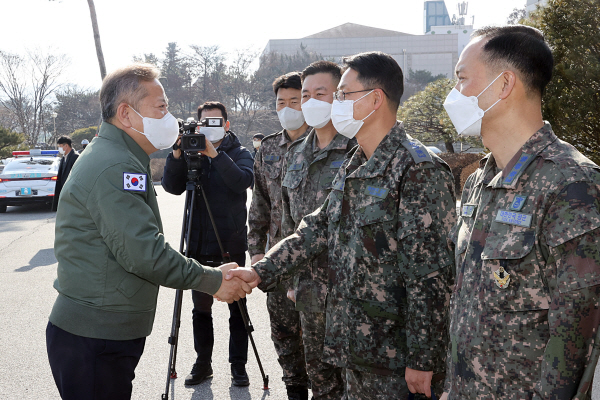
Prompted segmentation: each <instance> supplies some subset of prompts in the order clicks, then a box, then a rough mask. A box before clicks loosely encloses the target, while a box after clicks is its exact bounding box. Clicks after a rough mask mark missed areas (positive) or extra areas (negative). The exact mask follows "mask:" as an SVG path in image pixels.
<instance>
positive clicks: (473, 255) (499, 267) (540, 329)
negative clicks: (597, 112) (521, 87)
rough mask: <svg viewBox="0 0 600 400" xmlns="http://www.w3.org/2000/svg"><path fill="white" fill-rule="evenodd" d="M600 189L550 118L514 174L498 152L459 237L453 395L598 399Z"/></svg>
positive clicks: (466, 195)
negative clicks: (594, 389) (594, 390)
mask: <svg viewBox="0 0 600 400" xmlns="http://www.w3.org/2000/svg"><path fill="white" fill-rule="evenodd" d="M599 195H600V169H599V168H598V166H597V165H595V164H594V163H592V162H591V161H590V160H588V159H587V158H585V157H584V156H583V155H581V154H580V153H579V152H578V151H577V150H576V149H575V148H574V147H573V146H571V145H569V144H568V143H565V142H563V141H561V140H559V139H557V137H556V136H555V135H554V133H553V132H552V129H551V127H550V125H549V124H546V125H545V126H544V127H543V128H542V129H540V130H539V131H538V132H536V133H535V134H534V135H533V136H532V137H531V138H530V139H529V140H528V141H527V142H526V143H525V144H524V145H523V147H522V148H521V151H519V152H518V153H517V154H516V155H515V156H514V157H513V158H512V160H511V161H510V162H509V163H508V165H507V166H506V167H505V168H504V170H503V171H500V170H498V168H497V166H496V162H495V160H494V157H493V156H492V155H488V156H487V157H485V158H484V159H483V160H482V161H481V163H480V168H479V169H478V170H477V171H476V172H475V173H473V174H472V175H471V176H470V177H469V179H468V180H467V182H466V184H465V188H464V191H463V194H462V207H461V212H460V219H459V223H458V226H457V229H456V232H455V233H454V234H453V240H454V241H455V243H456V268H457V274H456V277H457V278H456V287H455V289H454V293H453V295H452V305H451V313H450V315H451V323H450V337H451V349H450V351H449V357H448V369H447V378H446V385H445V389H446V391H448V392H449V399H454V400H456V399H461V400H464V399H519V400H520V399H536V400H541V399H544V400H547V399H557V400H558V399H561V400H564V399H572V398H576V399H587V398H589V396H590V395H591V382H592V378H593V375H594V369H595V365H596V361H597V359H598V337H597V336H596V335H597V328H598V321H599V320H600V308H599V305H598V299H599V296H600V285H599V284H600V250H599V246H598V243H599V242H600V211H599V208H600V200H599V199H600V197H599ZM584 371H586V372H585V373H584ZM588 390H589V392H590V393H588V394H585V392H586V391H588ZM576 393H577V395H576Z"/></svg>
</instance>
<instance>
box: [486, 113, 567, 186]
mask: <svg viewBox="0 0 600 400" xmlns="http://www.w3.org/2000/svg"><path fill="white" fill-rule="evenodd" d="M556 139H557V137H556V135H555V134H554V132H553V131H552V127H551V126H550V123H548V122H546V123H544V126H543V127H542V128H540V130H538V131H537V132H536V133H534V134H533V136H531V137H530V138H529V139H528V140H527V142H525V144H524V145H523V146H522V147H521V149H520V150H519V151H517V152H516V154H515V155H514V156H513V157H512V158H511V160H510V161H509V162H508V164H506V167H505V168H504V169H503V170H502V172H501V173H498V174H496V175H495V176H494V177H493V178H492V179H491V180H490V181H489V182H485V183H488V184H489V186H492V187H493V188H495V189H497V188H506V189H514V188H516V187H517V184H518V183H519V179H520V178H521V175H523V172H524V171H525V170H526V169H527V167H528V166H529V164H531V163H532V162H533V161H534V160H535V159H536V158H537V157H538V155H539V154H540V153H542V152H543V151H544V150H545V149H546V147H548V146H550V145H551V144H552V143H554V142H555V141H556ZM492 168H494V170H495V168H496V160H495V159H494V156H493V155H491V154H490V155H489V157H488V160H487V163H486V165H485V170H484V177H485V176H487V175H489V174H490V172H492ZM484 179H485V178H484Z"/></svg>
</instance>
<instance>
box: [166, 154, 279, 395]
mask: <svg viewBox="0 0 600 400" xmlns="http://www.w3.org/2000/svg"><path fill="white" fill-rule="evenodd" d="M193 157H194V158H196V157H197V156H193ZM188 165H189V167H190V168H189V169H188V176H187V179H188V180H187V183H186V187H185V191H186V195H185V210H184V213H183V224H182V229H181V240H180V242H179V252H181V253H183V254H184V255H185V256H186V257H188V256H189V248H188V239H189V237H190V235H191V231H192V218H193V213H194V204H195V201H196V188H197V187H198V188H200V191H201V192H202V197H203V198H204V204H205V205H206V210H207V211H208V216H209V218H210V222H211V224H212V227H213V230H214V231H215V236H216V238H217V242H218V243H219V249H220V250H221V255H222V259H223V263H224V264H225V263H229V262H231V258H230V256H229V253H227V252H226V251H225V250H224V248H223V244H222V243H221V238H220V237H219V232H218V231H217V226H216V224H215V220H214V218H213V215H212V212H211V210H210V206H209V204H208V199H207V198H206V193H205V192H204V188H203V187H202V184H201V183H200V179H199V170H200V168H199V159H192V157H190V160H188ZM184 245H185V252H184V250H183V249H184ZM182 301H183V290H177V291H176V292H175V306H174V309H173V322H172V325H171V335H170V336H169V340H168V342H169V344H170V345H171V352H170V355H169V369H168V372H167V384H166V387H165V392H164V393H163V394H162V396H161V399H162V400H168V399H169V387H170V385H171V379H175V378H177V371H176V369H175V364H176V362H177V344H178V339H179V327H180V325H181V304H182ZM236 303H237V304H238V306H239V308H240V312H241V314H242V319H243V320H244V326H245V327H246V331H247V332H248V337H249V339H250V343H251V344H252V350H254V355H255V356H256V361H257V362H258V368H259V369H260V373H261V375H262V379H263V384H264V386H263V390H268V389H269V375H265V371H264V369H263V366H262V363H261V362H260V357H259V356H258V350H257V349H256V344H255V343H254V337H253V336H252V332H253V331H254V326H253V325H252V322H251V321H250V316H249V315H248V308H247V307H246V304H245V303H243V302H241V301H236Z"/></svg>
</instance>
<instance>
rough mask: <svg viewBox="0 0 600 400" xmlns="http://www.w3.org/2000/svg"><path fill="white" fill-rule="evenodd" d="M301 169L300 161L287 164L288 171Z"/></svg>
mask: <svg viewBox="0 0 600 400" xmlns="http://www.w3.org/2000/svg"><path fill="white" fill-rule="evenodd" d="M301 169H302V163H298V164H292V165H290V166H289V168H288V171H300V170H301Z"/></svg>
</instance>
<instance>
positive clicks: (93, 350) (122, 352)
mask: <svg viewBox="0 0 600 400" xmlns="http://www.w3.org/2000/svg"><path fill="white" fill-rule="evenodd" d="M145 343H146V338H139V339H133V340H105V339H92V338H86V337H83V336H77V335H73V334H71V333H69V332H66V331H64V330H62V329H60V328H59V327H57V326H55V325H53V324H52V323H51V322H48V326H47V328H46V349H47V351H48V361H49V362H50V368H51V369H52V375H53V376H54V382H55V383H56V387H57V388H58V393H60V397H61V398H62V399H63V400H71V399H72V400H81V399H89V400H105V399H106V400H125V399H130V398H131V389H132V381H133V378H134V377H135V373H134V371H135V367H136V366H137V364H138V362H139V361H140V357H141V356H142V352H143V351H144V344H145Z"/></svg>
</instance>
